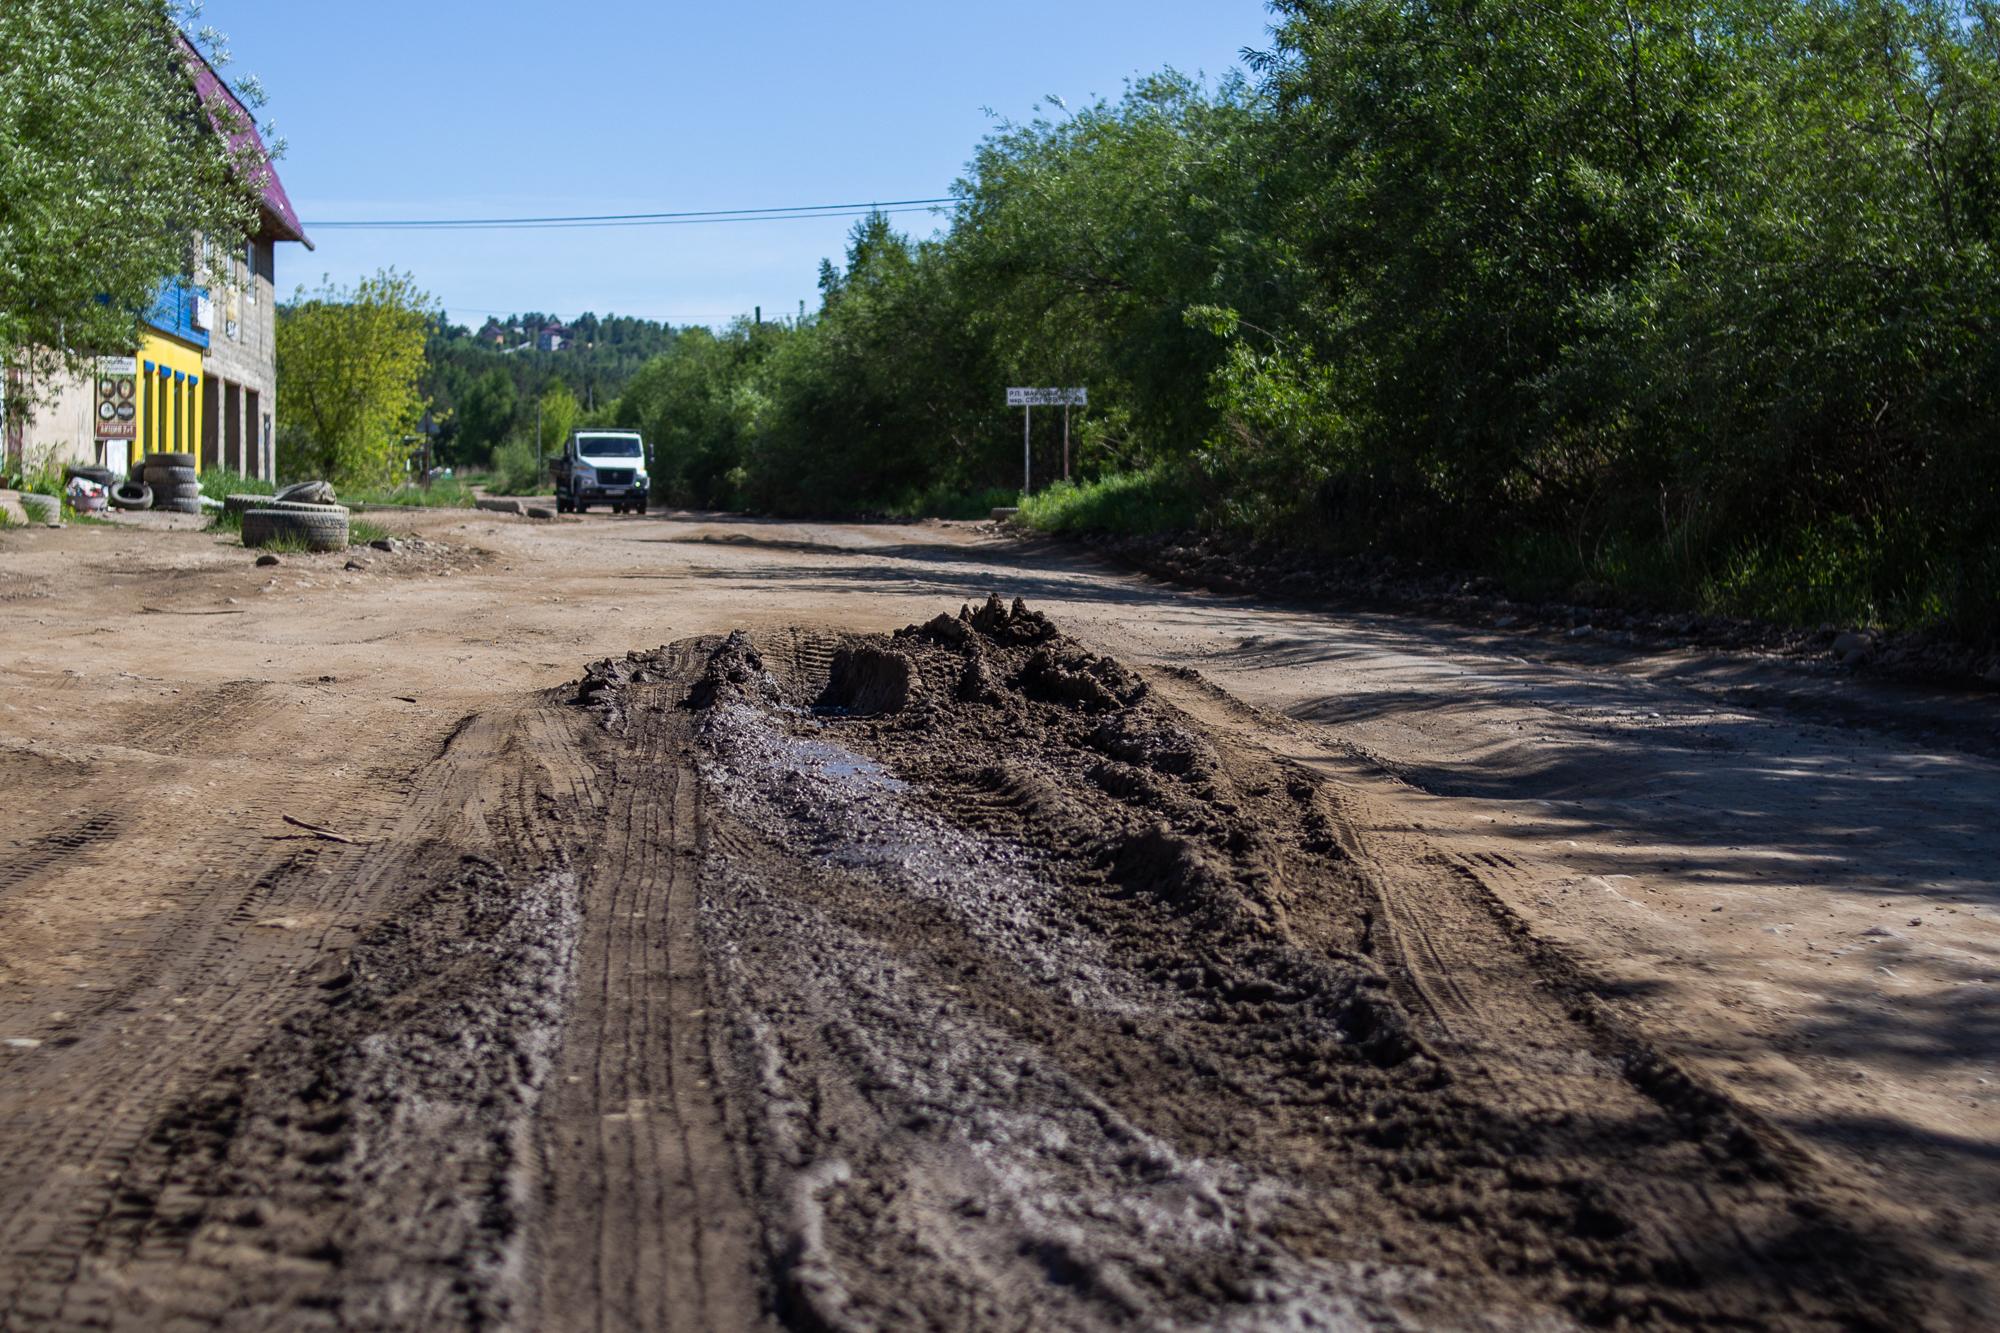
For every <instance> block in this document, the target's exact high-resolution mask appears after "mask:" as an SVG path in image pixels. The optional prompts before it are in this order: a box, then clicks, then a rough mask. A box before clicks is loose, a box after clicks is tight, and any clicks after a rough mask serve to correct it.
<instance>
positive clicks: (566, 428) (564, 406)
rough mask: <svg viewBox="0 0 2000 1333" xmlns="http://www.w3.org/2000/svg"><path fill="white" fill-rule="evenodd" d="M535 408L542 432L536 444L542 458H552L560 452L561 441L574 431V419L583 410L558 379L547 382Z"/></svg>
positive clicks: (566, 386)
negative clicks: (537, 410)
mask: <svg viewBox="0 0 2000 1333" xmlns="http://www.w3.org/2000/svg"><path fill="white" fill-rule="evenodd" d="M537 406H538V407H539V409H540V412H539V416H540V424H541V432H542V434H541V439H540V440H539V441H538V442H537V443H538V445H539V447H540V450H541V454H542V456H543V457H545V458H547V457H552V456H554V455H556V454H559V453H561V452H562V447H563V441H565V440H567V439H568V438H569V433H570V432H571V431H572V430H574V429H576V419H577V417H578V416H579V415H581V413H582V410H583V409H582V408H580V407H579V406H578V405H577V401H576V395H575V394H573V393H571V392H570V391H569V386H568V385H567V384H564V383H563V382H562V381H561V380H559V379H557V380H550V381H549V385H548V387H547V388H545V389H543V390H542V396H541V398H539V399H538V400H537Z"/></svg>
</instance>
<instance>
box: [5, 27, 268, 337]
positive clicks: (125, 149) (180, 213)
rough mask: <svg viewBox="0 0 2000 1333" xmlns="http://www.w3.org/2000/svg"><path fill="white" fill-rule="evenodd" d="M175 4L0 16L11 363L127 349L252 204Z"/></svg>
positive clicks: (251, 212)
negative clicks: (192, 72)
mask: <svg viewBox="0 0 2000 1333" xmlns="http://www.w3.org/2000/svg"><path fill="white" fill-rule="evenodd" d="M174 19H175V10H174V9H173V8H172V7H170V6H169V5H168V4H167V3H166V0H8V3H7V6H6V9H5V14H4V17H0V360H9V361H14V362H17V363H18V362H19V361H20V359H21V358H22V357H23V356H24V355H26V354H29V353H35V354H38V355H40V356H46V357H53V358H58V359H61V360H64V361H67V362H68V363H69V364H70V366H71V367H72V368H74V367H75V366H76V365H78V364H80V362H81V360H82V358H84V357H87V356H89V355H92V354H95V353H98V352H106V351H129V350H130V348H131V346H132V344H133V341H134V337H135V330H136V326H137V320H138V316H139V315H140V313H141V312H143V311H144V310H146V309H148V308H149V307H150V306H151V305H152V303H153V301H154V299H155V297H156V296H157V295H158V292H159V287H160V284H161V282H162V281H163V280H165V279H167V278H170V277H172V276H175V275H177V274H182V273H185V272H189V271H191V269H192V259H193V257H194V254H195V251H196V248H197V247H198V245H199V243H200V240H201V239H202V238H206V239H207V241H208V242H209V243H211V244H212V245H213V246H215V247H216V248H217V250H218V251H226V250H233V249H236V248H239V247H240V246H241V244H242V242H243V239H244V237H245V236H246V235H247V234H248V231H249V229H250V228H251V227H252V226H253V225H254V223H255V221H256V210H255V202H254V200H253V199H252V197H251V195H250V192H249V191H248V189H247V188H246V187H245V185H244V184H243V183H242V182H243V173H240V172H238V171H237V170H236V168H237V167H239V166H246V165H249V164H247V163H238V162H235V161H233V160H232V158H231V156H230V152H229V149H228V147H227V144H226V142H225V140H224V138H223V136H221V135H219V134H217V133H215V132H214V130H213V127H212V122H211V116H212V115H214V114H217V109H216V108H208V109H204V108H203V107H201V106H200V105H199V104H198V101H197V98H196V94H195V91H194V85H193V82H192V80H191V78H190V76H189V71H188V68H187V65H186V63H185V57H184V56H183V54H182V52H181V51H180V49H179V47H178V44H177V40H178V34H177V30H176V28H175V26H174Z"/></svg>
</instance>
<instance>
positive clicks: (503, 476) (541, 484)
mask: <svg viewBox="0 0 2000 1333" xmlns="http://www.w3.org/2000/svg"><path fill="white" fill-rule="evenodd" d="M487 489H488V490H490V491H493V492H495V493H496V494H499V495H552V494H554V492H555V486H554V485H553V484H552V483H551V482H550V481H549V478H548V474H547V472H546V471H545V470H544V467H543V460H542V459H540V458H538V457H537V456H536V453H535V443H534V441H533V440H526V439H521V438H519V437H516V438H514V439H511V440H508V441H507V442H506V443H505V444H503V445H501V446H500V447H499V448H498V449H495V450H494V451H493V472H492V475H491V477H490V478H489V479H488V481H487Z"/></svg>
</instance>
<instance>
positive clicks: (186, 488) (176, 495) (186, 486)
mask: <svg viewBox="0 0 2000 1333" xmlns="http://www.w3.org/2000/svg"><path fill="white" fill-rule="evenodd" d="M154 491H155V493H156V494H157V493H158V492H159V488H158V487H155V488H154ZM162 498H164V499H168V500H199V499H201V484H200V483H199V482H193V481H181V482H176V483H174V484H173V485H171V486H169V487H167V488H166V493H165V495H164V496H163V497H162Z"/></svg>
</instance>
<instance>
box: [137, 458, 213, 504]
mask: <svg viewBox="0 0 2000 1333" xmlns="http://www.w3.org/2000/svg"><path fill="white" fill-rule="evenodd" d="M143 478H144V481H145V483H146V485H147V486H148V487H150V488H151V489H152V492H153V508H155V509H164V510H166V511H167V512H168V513H170V514H199V513H200V512H201V483H200V482H199V481H198V480H196V479H195V471H194V455H193V454H173V453H160V454H147V455H146V464H145V468H144V470H143Z"/></svg>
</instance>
